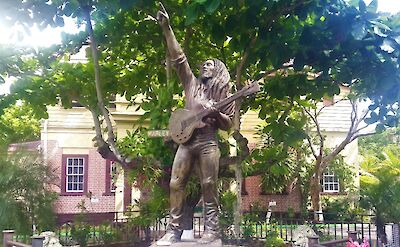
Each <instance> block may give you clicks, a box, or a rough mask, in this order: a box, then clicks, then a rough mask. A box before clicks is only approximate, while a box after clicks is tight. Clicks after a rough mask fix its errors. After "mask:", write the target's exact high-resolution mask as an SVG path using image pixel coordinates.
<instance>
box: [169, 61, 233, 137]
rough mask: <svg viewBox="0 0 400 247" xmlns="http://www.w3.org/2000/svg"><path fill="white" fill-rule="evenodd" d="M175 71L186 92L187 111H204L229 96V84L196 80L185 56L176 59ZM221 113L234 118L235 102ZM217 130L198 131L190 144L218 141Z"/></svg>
mask: <svg viewBox="0 0 400 247" xmlns="http://www.w3.org/2000/svg"><path fill="white" fill-rule="evenodd" d="M175 69H176V72H177V74H178V77H179V79H180V80H181V82H182V84H183V87H184V90H185V108H186V109H188V110H196V109H202V108H203V107H204V106H205V105H206V104H207V103H209V102H212V103H216V102H218V101H220V100H222V99H224V98H226V97H228V96H229V93H230V92H229V91H230V85H229V82H220V81H215V80H212V79H209V80H207V81H206V82H203V81H202V80H200V79H198V78H196V77H195V76H194V74H193V72H192V70H191V69H190V66H189V63H188V62H187V59H186V57H185V55H184V54H182V55H181V56H180V57H179V58H178V59H175ZM220 112H222V113H224V114H226V115H227V116H229V117H230V118H232V117H233V114H234V102H232V103H231V104H229V105H227V106H225V107H223V108H222V109H220ZM217 129H218V127H217V126H216V125H212V126H206V127H204V128H201V129H196V130H195V132H194V133H193V135H192V138H191V140H190V141H189V143H188V144H190V143H193V144H195V143H207V142H210V141H212V142H214V141H216V133H217Z"/></svg>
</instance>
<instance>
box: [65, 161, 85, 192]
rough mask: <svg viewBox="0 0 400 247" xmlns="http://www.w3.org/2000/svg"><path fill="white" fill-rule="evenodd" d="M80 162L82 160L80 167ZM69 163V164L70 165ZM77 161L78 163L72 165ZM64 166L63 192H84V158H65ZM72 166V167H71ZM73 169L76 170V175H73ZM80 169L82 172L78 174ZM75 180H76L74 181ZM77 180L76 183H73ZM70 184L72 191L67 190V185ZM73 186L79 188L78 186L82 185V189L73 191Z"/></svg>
mask: <svg viewBox="0 0 400 247" xmlns="http://www.w3.org/2000/svg"><path fill="white" fill-rule="evenodd" d="M80 160H82V165H80V162H79V161H80ZM70 161H71V163H70ZM75 161H77V162H78V163H74V162H75ZM66 162H67V163H66V165H65V169H66V171H65V191H66V192H72V193H81V192H84V189H85V166H86V163H85V158H84V157H67V159H66ZM71 166H72V167H71ZM70 167H71V172H69V169H68V168H70ZM75 168H77V173H75ZM80 168H81V169H82V172H80V171H79V170H80ZM80 177H81V178H82V181H79V178H80ZM68 178H71V180H72V181H71V182H70V181H68ZM75 178H76V179H75ZM75 180H77V181H75ZM69 184H72V189H69V188H68V185H69ZM74 184H76V185H77V187H79V184H81V185H82V189H76V190H75V189H73V187H74Z"/></svg>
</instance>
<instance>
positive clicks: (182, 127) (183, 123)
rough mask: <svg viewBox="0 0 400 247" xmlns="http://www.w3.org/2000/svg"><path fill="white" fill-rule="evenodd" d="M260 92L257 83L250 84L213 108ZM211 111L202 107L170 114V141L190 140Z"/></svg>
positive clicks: (178, 110)
mask: <svg viewBox="0 0 400 247" xmlns="http://www.w3.org/2000/svg"><path fill="white" fill-rule="evenodd" d="M258 91H260V86H259V85H258V83H257V82H252V83H251V84H249V85H247V86H245V87H244V88H242V89H241V90H240V91H239V92H237V93H235V94H233V95H231V96H229V97H228V98H225V99H223V100H221V101H220V102H217V103H216V104H214V105H213V107H214V108H215V109H217V110H220V109H221V108H222V107H224V106H226V105H227V104H230V103H231V102H233V101H235V100H236V99H238V98H240V97H245V96H249V95H251V94H254V93H256V92H258ZM211 113H212V112H211V110H210V109H209V108H208V109H205V108H203V107H202V106H201V107H199V108H198V109H193V110H187V109H177V110H176V111H174V112H173V113H172V114H171V118H170V119H169V124H168V129H169V133H170V135H171V138H172V140H174V141H175V142H176V143H178V144H184V143H186V142H188V141H189V140H190V137H191V136H192V134H193V131H194V130H195V129H200V128H203V127H204V126H206V124H205V123H204V122H203V118H204V117H206V116H208V115H209V114H211Z"/></svg>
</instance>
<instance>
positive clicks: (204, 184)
mask: <svg viewBox="0 0 400 247" xmlns="http://www.w3.org/2000/svg"><path fill="white" fill-rule="evenodd" d="M219 158H220V151H219V149H218V146H217V145H207V146H205V147H203V148H202V150H201V154H200V183H201V189H202V193H203V201H204V214H205V222H204V226H205V233H204V234H203V237H202V238H201V240H200V241H201V242H202V243H207V242H212V241H214V240H216V239H218V238H219V237H218V236H219V231H218V230H219V221H218V213H219V212H218V191H217V179H218V169H219Z"/></svg>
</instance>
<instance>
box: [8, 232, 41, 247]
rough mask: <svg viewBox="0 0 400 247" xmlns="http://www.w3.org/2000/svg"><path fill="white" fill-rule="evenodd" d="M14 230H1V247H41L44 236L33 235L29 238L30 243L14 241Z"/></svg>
mask: <svg viewBox="0 0 400 247" xmlns="http://www.w3.org/2000/svg"><path fill="white" fill-rule="evenodd" d="M14 234H15V232H14V230H4V231H3V247H13V246H15V247H43V241H44V237H42V236H34V237H32V238H31V241H32V245H28V244H24V243H21V242H17V241H14Z"/></svg>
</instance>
